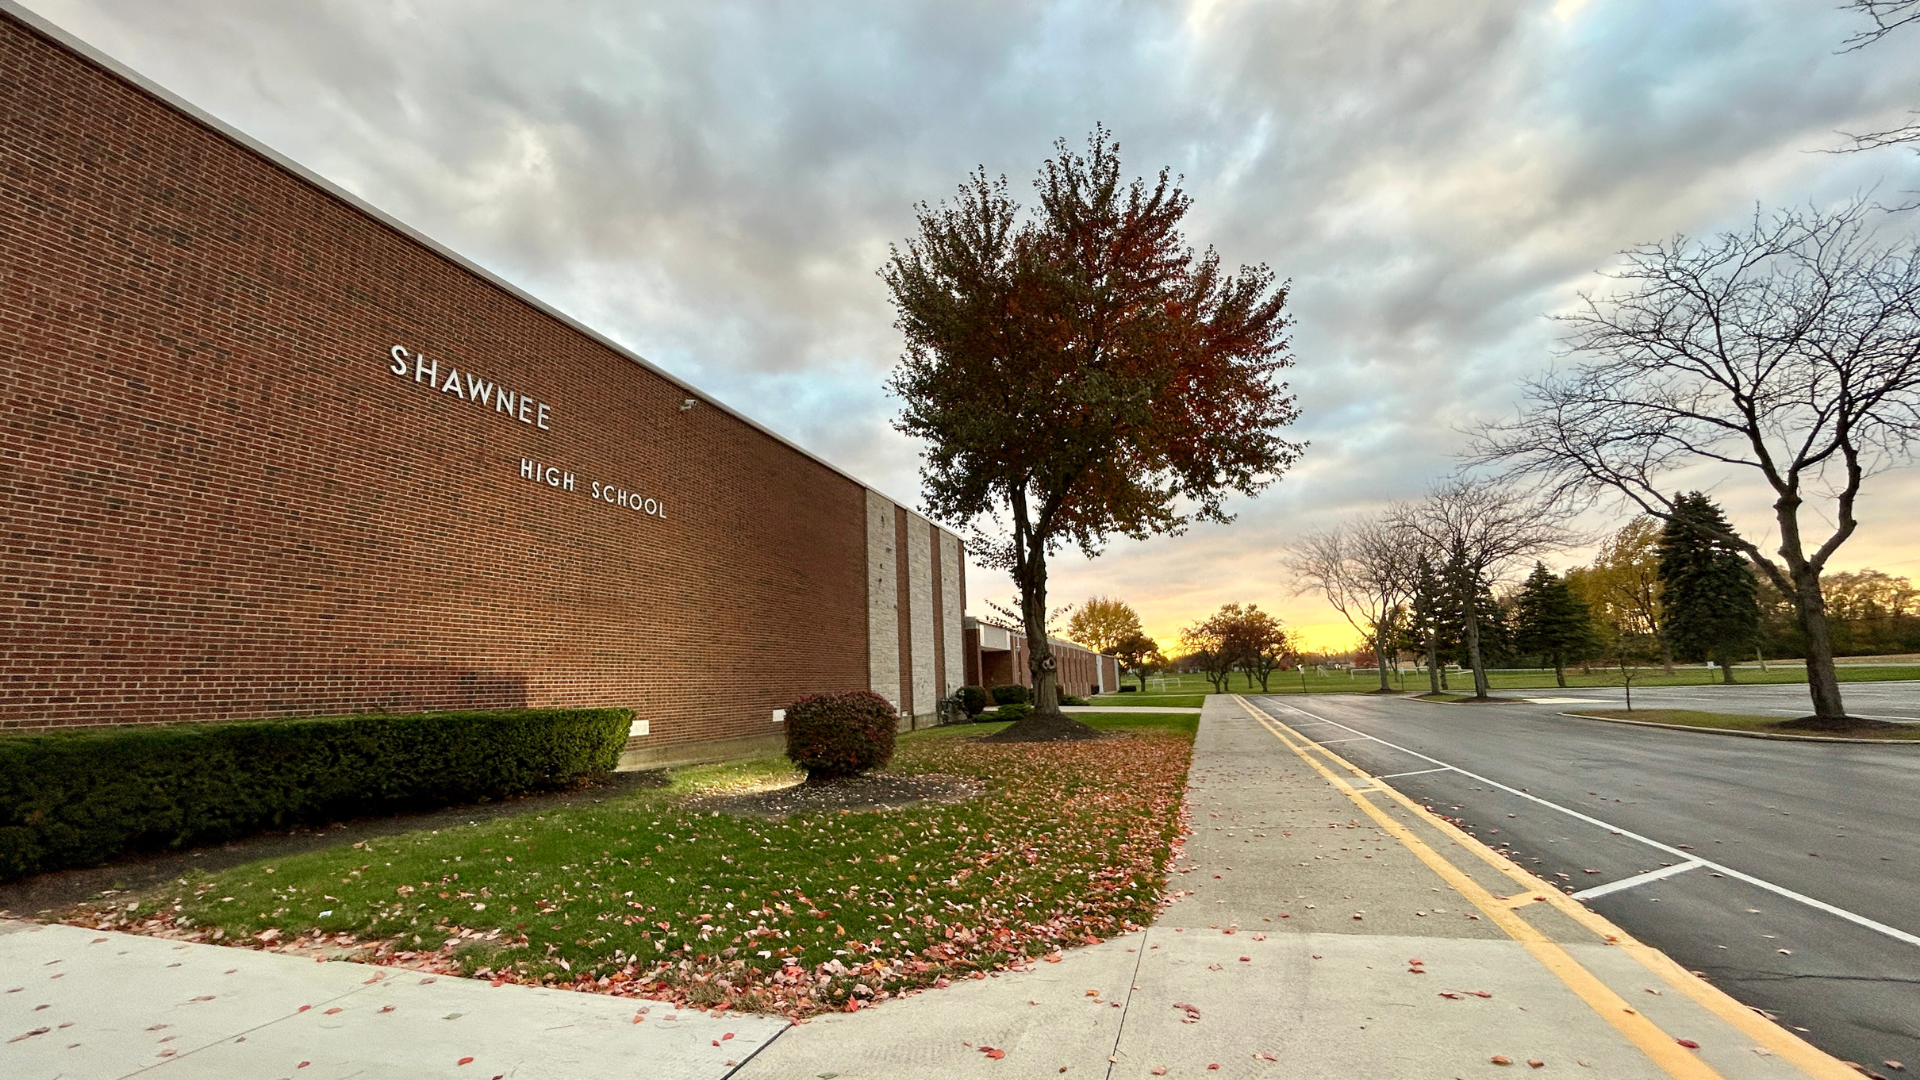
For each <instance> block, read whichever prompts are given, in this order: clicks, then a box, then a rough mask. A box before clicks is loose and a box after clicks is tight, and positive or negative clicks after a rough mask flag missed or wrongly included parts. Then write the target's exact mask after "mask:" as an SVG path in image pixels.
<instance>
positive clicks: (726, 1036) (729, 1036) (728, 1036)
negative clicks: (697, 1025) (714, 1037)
mask: <svg viewBox="0 0 1920 1080" xmlns="http://www.w3.org/2000/svg"><path fill="white" fill-rule="evenodd" d="M731 1038H733V1032H731V1031H729V1032H727V1033H726V1034H725V1035H722V1036H720V1041H721V1042H726V1041H727V1040H728V1039H731Z"/></svg>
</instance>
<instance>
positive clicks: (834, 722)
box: [787, 690, 900, 784]
mask: <svg viewBox="0 0 1920 1080" xmlns="http://www.w3.org/2000/svg"><path fill="white" fill-rule="evenodd" d="M899 727H900V714H899V713H897V712H895V711H894V709H893V705H892V704H890V703H889V702H888V701H887V699H886V698H883V697H881V696H880V695H879V694H876V693H874V692H873V691H871V690H847V691H843V692H841V693H837V694H815V695H813V696H812V697H803V698H801V699H800V700H799V701H796V702H794V703H793V704H791V705H789V706H787V757H788V758H789V759H790V760H792V762H793V763H794V764H795V765H798V766H800V767H801V768H803V769H805V770H807V783H809V784H818V783H823V782H825V781H828V780H837V779H839V778H841V777H845V776H858V775H859V774H861V773H863V772H866V771H867V770H869V769H877V768H880V767H881V766H882V765H885V764H886V763H887V761H888V760H889V759H891V758H892V757H893V737H894V733H895V732H897V731H898V730H899Z"/></svg>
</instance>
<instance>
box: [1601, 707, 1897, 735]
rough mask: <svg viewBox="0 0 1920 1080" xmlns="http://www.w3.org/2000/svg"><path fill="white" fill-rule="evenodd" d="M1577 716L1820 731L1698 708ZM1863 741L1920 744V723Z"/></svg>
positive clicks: (1608, 711) (1768, 718)
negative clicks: (1789, 727)
mask: <svg viewBox="0 0 1920 1080" xmlns="http://www.w3.org/2000/svg"><path fill="white" fill-rule="evenodd" d="M1571 715H1573V716H1598V717H1605V718H1608V719H1613V720H1639V721H1641V722H1643V723H1648V724H1677V725H1680V726H1682V727H1700V728H1719V729H1721V730H1729V731H1762V732H1768V733H1771V734H1779V735H1816V734H1820V733H1819V732H1811V731H1794V730H1790V729H1783V728H1781V726H1780V725H1781V724H1782V723H1784V722H1785V721H1786V720H1787V719H1789V718H1788V717H1782V716H1758V715H1754V714H1751V713H1715V712H1700V711H1698V710H1696V709H1635V710H1633V711H1632V712H1628V711H1627V710H1625V709H1580V710H1578V711H1576V712H1574V713H1572V714H1571ZM1859 737H1860V738H1866V739H1898V740H1901V741H1903V742H1905V741H1920V724H1901V725H1899V726H1898V727H1895V728H1892V729H1886V728H1876V729H1873V730H1871V731H1863V732H1861V733H1860V734H1859Z"/></svg>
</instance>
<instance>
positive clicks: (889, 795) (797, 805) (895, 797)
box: [687, 773, 982, 818]
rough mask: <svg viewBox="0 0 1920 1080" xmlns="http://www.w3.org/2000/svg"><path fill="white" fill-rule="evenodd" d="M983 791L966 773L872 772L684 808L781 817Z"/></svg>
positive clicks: (953, 799)
mask: <svg viewBox="0 0 1920 1080" xmlns="http://www.w3.org/2000/svg"><path fill="white" fill-rule="evenodd" d="M981 790H982V788H981V786H980V784H979V783H978V782H976V781H973V780H969V779H967V778H966V777H964V776H948V775H945V774H942V773H919V774H915V775H906V776H901V775H896V774H894V773H872V774H869V775H867V776H852V777H848V778H846V779H843V780H834V781H832V782H830V783H824V784H806V783H800V784H792V785H789V786H787V787H781V788H775V789H773V790H771V791H755V792H749V793H747V794H744V795H718V796H710V797H708V798H704V799H695V800H692V801H691V802H688V803H687V809H688V810H691V811H693V812H695V813H706V812H708V811H713V810H718V811H719V812H720V813H722V814H734V815H738V816H742V817H763V818H783V817H786V816H788V815H789V814H818V813H832V812H835V811H840V810H848V811H865V810H899V809H902V808H904V807H908V806H919V805H920V804H922V803H958V802H965V801H966V800H968V799H971V798H973V797H974V796H975V795H978V794H980V792H981Z"/></svg>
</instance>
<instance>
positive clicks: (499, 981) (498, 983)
mask: <svg viewBox="0 0 1920 1080" xmlns="http://www.w3.org/2000/svg"><path fill="white" fill-rule="evenodd" d="M506 984H507V980H505V979H495V980H493V984H492V985H494V986H505V985H506Z"/></svg>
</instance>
